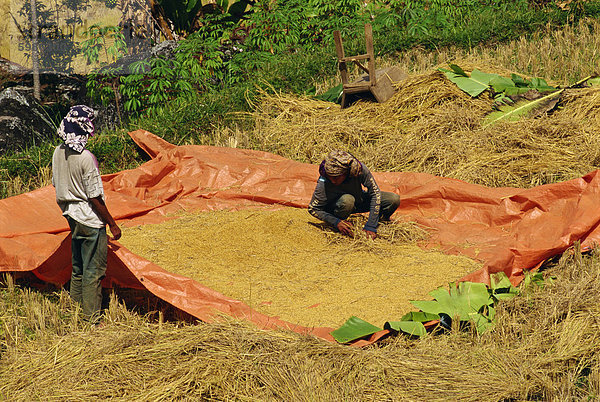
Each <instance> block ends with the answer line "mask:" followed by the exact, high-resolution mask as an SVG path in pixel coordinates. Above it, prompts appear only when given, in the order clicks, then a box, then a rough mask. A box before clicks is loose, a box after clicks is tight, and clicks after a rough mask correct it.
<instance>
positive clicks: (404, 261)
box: [121, 208, 481, 327]
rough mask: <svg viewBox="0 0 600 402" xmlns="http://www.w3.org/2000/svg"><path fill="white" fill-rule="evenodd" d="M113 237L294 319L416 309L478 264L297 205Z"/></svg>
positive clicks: (202, 216)
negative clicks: (351, 233)
mask: <svg viewBox="0 0 600 402" xmlns="http://www.w3.org/2000/svg"><path fill="white" fill-rule="evenodd" d="M380 232H382V230H381V228H380ZM121 243H122V244H123V245H124V246H125V247H127V248H128V249H130V250H131V251H133V252H134V253H136V254H138V255H140V256H142V257H144V258H146V259H148V260H150V261H152V262H154V263H156V264H158V265H159V266H161V267H162V268H164V269H166V270H167V271H171V272H174V273H178V274H180V275H184V276H186V277H189V278H192V279H194V280H196V281H198V282H200V283H202V284H203V285H205V286H208V287H210V288H212V289H214V290H217V291H219V292H221V293H223V294H225V295H227V296H229V297H232V298H235V299H237V300H241V301H243V302H244V303H246V304H248V305H249V306H251V307H252V308H253V309H255V310H257V311H259V312H262V313H264V314H267V315H271V316H278V317H280V318H281V319H283V320H286V321H289V322H292V323H297V324H299V325H303V326H318V327H321V326H329V327H338V326H340V325H341V324H343V323H344V322H345V321H346V320H347V319H348V318H350V317H351V316H353V315H355V316H357V317H359V318H362V319H363V320H366V321H368V322H370V323H372V324H375V325H378V326H383V324H384V323H385V322H386V321H393V320H399V319H400V318H401V317H402V315H404V314H406V313H408V312H410V311H416V310H417V309H416V308H414V307H413V306H412V305H411V304H410V303H409V301H410V300H430V299H431V297H430V296H429V295H428V292H429V291H431V290H433V289H435V288H437V287H439V286H447V284H448V283H449V282H452V281H455V280H457V279H459V278H461V277H463V276H464V275H466V274H467V273H470V272H472V271H474V270H476V269H478V268H480V267H481V263H479V262H476V261H473V260H471V259H469V258H466V257H460V256H450V255H445V254H443V253H441V252H437V251H424V250H422V249H421V248H419V247H418V246H417V245H415V244H411V243H406V242H404V243H402V242H397V241H396V242H395V241H391V240H390V239H389V238H388V239H383V238H379V239H376V240H375V241H373V242H371V243H369V242H368V241H366V240H365V241H363V242H356V241H353V240H352V239H349V238H342V237H341V235H339V234H337V233H333V232H332V231H331V230H329V229H328V228H326V227H325V226H324V225H323V224H322V223H321V222H320V221H318V220H317V219H315V218H313V217H312V216H310V215H309V214H308V212H307V211H306V210H305V209H296V208H283V209H272V208H270V209H253V210H242V211H213V212H197V213H185V214H182V215H180V216H179V217H178V219H174V220H170V221H167V222H164V223H161V224H154V225H144V226H137V227H130V228H124V229H123V237H122V239H121Z"/></svg>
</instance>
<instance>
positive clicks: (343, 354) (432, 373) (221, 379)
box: [0, 250, 600, 401]
mask: <svg viewBox="0 0 600 402" xmlns="http://www.w3.org/2000/svg"><path fill="white" fill-rule="evenodd" d="M548 273H549V274H550V273H551V274H554V275H556V277H557V278H556V280H555V282H554V283H553V284H547V285H546V286H545V287H544V288H537V287H536V286H533V287H532V288H531V289H530V290H529V291H527V292H525V293H524V295H523V296H522V297H519V298H516V299H513V300H512V301H509V302H504V303H502V304H501V305H500V309H499V311H498V317H499V321H498V324H497V325H496V327H495V329H494V330H493V331H490V332H487V333H485V334H484V335H482V336H478V335H476V334H475V333H471V332H459V331H454V332H452V333H450V334H447V335H441V336H430V337H426V338H424V339H422V340H408V339H406V338H405V337H403V336H399V337H394V338H390V339H388V340H386V341H383V342H381V343H379V344H378V345H375V346H373V347H369V348H365V349H356V348H349V347H345V346H340V345H336V344H331V343H328V342H325V341H322V340H318V339H315V338H312V337H307V336H302V335H299V334H295V333H289V332H283V331H261V330H258V329H256V328H255V327H253V326H252V325H250V324H249V323H244V322H237V321H233V320H227V319H223V321H221V322H219V323H215V324H201V323H200V324H198V325H182V324H173V323H162V324H152V323H149V322H147V321H146V320H144V319H143V318H141V317H138V316H135V315H134V314H131V313H130V312H128V311H127V310H125V308H124V307H123V306H121V305H119V304H118V303H117V302H116V299H113V300H112V301H111V305H110V309H109V311H108V316H107V323H108V325H107V326H106V327H105V328H104V329H102V330H94V329H90V328H89V327H85V326H83V325H65V324H66V323H68V322H69V320H71V318H62V320H63V321H62V322H61V319H59V320H57V321H56V322H54V323H53V324H50V322H51V321H48V317H49V316H50V315H54V316H55V317H65V316H68V315H69V314H71V313H72V310H71V307H69V306H68V305H66V304H65V303H61V302H58V301H56V302H55V301H52V302H48V301H47V300H45V299H46V298H45V297H44V296H43V295H40V294H39V293H36V292H30V291H21V290H20V289H13V290H12V291H7V290H6V288H2V289H0V319H1V321H2V323H3V327H2V328H3V330H2V331H0V346H1V348H0V350H1V353H2V355H1V357H0V377H1V378H2V382H1V383H0V398H3V399H7V400H12V401H29V400H32V399H37V400H48V401H53V400H61V401H62V400H66V401H80V400H91V399H114V400H136V401H161V400H189V399H199V400H261V401H275V400H297V401H312V400H323V401H334V400H336V401H337V400H361V401H363V400H377V401H380V400H440V401H441V400H457V401H481V400H485V401H502V400H595V399H597V397H598V395H600V339H598V337H599V334H600V309H599V307H598V306H600V256H598V255H597V254H593V255H590V256H582V255H581V254H580V253H578V251H577V250H573V253H572V254H567V255H566V256H565V258H564V259H563V261H562V262H561V263H560V264H556V266H555V267H553V268H551V270H550V271H548ZM63 294H64V292H63ZM63 299H64V296H60V297H59V298H58V300H63ZM41 306H45V307H41ZM39 311H45V312H46V313H44V314H43V315H42V316H39V315H38V313H36V312H39ZM43 322H46V324H42V323H43ZM75 324H76V322H75ZM8 334H19V335H18V337H17V338H10V337H9V335H8ZM9 338H10V341H9Z"/></svg>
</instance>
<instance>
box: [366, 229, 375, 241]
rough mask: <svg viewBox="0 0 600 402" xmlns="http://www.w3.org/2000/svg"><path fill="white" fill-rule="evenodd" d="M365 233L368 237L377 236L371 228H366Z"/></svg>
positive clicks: (373, 237)
mask: <svg viewBox="0 0 600 402" xmlns="http://www.w3.org/2000/svg"><path fill="white" fill-rule="evenodd" d="M365 234H366V235H367V238H369V239H371V240H374V239H375V238H376V237H377V233H375V232H371V231H370V230H365Z"/></svg>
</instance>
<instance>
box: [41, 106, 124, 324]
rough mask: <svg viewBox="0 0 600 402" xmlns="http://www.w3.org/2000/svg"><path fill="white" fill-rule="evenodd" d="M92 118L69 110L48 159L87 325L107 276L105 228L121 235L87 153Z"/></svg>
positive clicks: (82, 110)
mask: <svg viewBox="0 0 600 402" xmlns="http://www.w3.org/2000/svg"><path fill="white" fill-rule="evenodd" d="M94 117H95V112H94V110H93V109H92V108H90V107H88V106H83V105H78V106H73V107H72V108H71V109H70V110H69V113H68V114H67V115H66V116H65V118H64V119H63V121H62V122H61V124H60V127H59V129H58V136H59V137H60V138H61V139H62V140H63V144H61V145H59V146H57V147H56V149H55V150H54V154H53V156H52V184H53V185H54V188H55V190H56V202H57V204H58V206H59V207H60V209H61V210H62V212H63V216H64V217H65V218H66V219H67V222H68V223H69V227H70V228H71V256H72V263H73V271H72V273H71V285H70V289H69V292H70V294H71V297H72V298H73V300H75V301H76V302H78V303H80V304H81V306H82V310H83V316H84V319H85V320H88V321H90V322H91V323H93V324H98V323H99V322H100V315H101V307H102V286H101V284H100V282H101V281H102V278H104V275H105V272H106V254H107V247H108V244H107V243H108V240H107V234H106V225H107V224H108V227H109V228H110V231H111V233H112V235H113V238H114V239H115V240H118V239H119V238H120V237H121V229H120V228H119V226H117V224H116V223H115V220H114V219H113V217H112V215H111V214H110V213H109V212H108V209H107V208H106V204H105V203H104V188H103V186H102V179H101V178H100V171H99V170H98V162H97V161H96V157H95V156H94V155H93V154H92V153H91V152H90V151H89V150H87V149H86V145H87V141H88V138H89V137H91V136H93V135H94V124H93V123H92V120H93V119H94Z"/></svg>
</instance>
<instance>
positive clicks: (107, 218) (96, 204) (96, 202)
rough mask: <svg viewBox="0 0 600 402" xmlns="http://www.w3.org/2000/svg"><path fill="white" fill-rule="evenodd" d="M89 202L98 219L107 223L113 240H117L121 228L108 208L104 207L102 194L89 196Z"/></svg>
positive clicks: (119, 236)
mask: <svg viewBox="0 0 600 402" xmlns="http://www.w3.org/2000/svg"><path fill="white" fill-rule="evenodd" d="M90 202H91V204H92V208H93V209H94V211H95V212H96V213H97V214H98V216H99V217H100V219H102V221H104V222H105V223H106V224H107V225H108V227H109V229H110V232H111V233H112V235H113V240H119V239H120V238H121V228H120V227H119V226H118V225H117V223H116V222H115V220H114V219H113V217H112V215H111V214H110V212H108V208H107V207H106V204H105V203H104V200H103V199H102V196H98V197H94V198H90Z"/></svg>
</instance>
